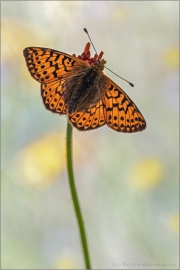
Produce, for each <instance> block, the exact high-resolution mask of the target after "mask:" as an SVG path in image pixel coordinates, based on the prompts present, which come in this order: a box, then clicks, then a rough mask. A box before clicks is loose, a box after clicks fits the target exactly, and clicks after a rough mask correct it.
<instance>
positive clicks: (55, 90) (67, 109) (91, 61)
mask: <svg viewBox="0 0 180 270" xmlns="http://www.w3.org/2000/svg"><path fill="white" fill-rule="evenodd" d="M102 56H103V52H101V53H100V54H99V55H97V54H95V56H94V57H91V56H90V43H89V42H88V43H87V45H86V46H85V49H84V52H83V53H82V54H81V55H79V56H78V57H76V55H75V54H73V55H72V56H71V55H69V54H66V53H63V52H59V51H56V50H52V49H47V48H40V47H27V48H25V49H24V57H25V60H26V64H27V67H28V70H29V72H30V74H31V76H32V77H33V78H34V79H35V80H37V81H38V82H40V83H41V95H42V99H43V102H44V105H45V107H46V108H47V109H48V110H50V111H52V112H54V113H58V114H66V115H67V117H68V119H69V121H70V123H71V124H72V125H73V126H74V127H76V128H77V129H79V130H83V131H85V130H92V129H96V128H98V127H101V126H103V125H105V124H107V125H108V126H109V127H110V128H112V129H113V130H115V131H119V132H124V133H132V132H138V131H142V130H144V129H145V128H146V122H145V119H144V117H143V116H142V114H141V113H140V111H139V110H138V108H137V106H136V105H135V104H134V102H133V101H132V100H131V99H130V98H129V97H128V95H127V94H126V93H125V92H124V91H123V90H122V89H121V88H120V87H119V86H118V85H117V84H115V83H114V82H113V81H112V80H111V79H110V78H108V77H107V76H106V75H105V74H104V73H103V69H104V64H105V63H106V61H105V60H104V59H102Z"/></svg>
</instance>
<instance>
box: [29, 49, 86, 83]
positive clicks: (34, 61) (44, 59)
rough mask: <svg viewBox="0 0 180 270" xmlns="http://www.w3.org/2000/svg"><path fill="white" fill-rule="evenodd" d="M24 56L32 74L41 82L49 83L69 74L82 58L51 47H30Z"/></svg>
mask: <svg viewBox="0 0 180 270" xmlns="http://www.w3.org/2000/svg"><path fill="white" fill-rule="evenodd" d="M24 57H25V59H26V64H27V67H28V70H29V72H30V73H31V76H32V77H33V78H34V79H36V80H37V81H38V82H40V83H49V82H52V81H56V80H59V79H62V78H65V77H66V76H68V73H69V72H71V71H72V69H73V68H74V67H75V66H76V65H77V64H78V62H83V61H82V60H80V59H78V58H76V57H73V56H71V55H69V54H65V53H63V52H58V51H55V50H51V49H46V48H39V47H28V48H26V49H24Z"/></svg>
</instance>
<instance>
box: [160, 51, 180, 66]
mask: <svg viewBox="0 0 180 270" xmlns="http://www.w3.org/2000/svg"><path fill="white" fill-rule="evenodd" d="M163 60H164V62H165V64H166V65H168V66H170V67H173V68H178V67H179V48H178V47H174V48H170V49H168V50H166V51H165V52H164V53H163Z"/></svg>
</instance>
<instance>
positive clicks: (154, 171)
mask: <svg viewBox="0 0 180 270" xmlns="http://www.w3.org/2000/svg"><path fill="white" fill-rule="evenodd" d="M162 175H163V165H162V163H161V161H160V160H159V159H157V158H148V159H146V160H143V161H141V162H139V163H137V164H136V165H135V166H134V168H133V169H132V171H131V174H130V183H131V184H132V185H133V186H134V187H136V188H137V189H140V190H148V189H150V188H153V187H155V186H156V185H157V184H159V182H160V181H161V180H162Z"/></svg>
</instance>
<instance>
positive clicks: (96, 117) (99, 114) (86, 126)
mask: <svg viewBox="0 0 180 270" xmlns="http://www.w3.org/2000/svg"><path fill="white" fill-rule="evenodd" d="M69 120H70V122H71V123H72V125H73V126H74V127H76V128H77V129H79V130H91V129H96V128H98V127H101V126H103V125H104V124H105V120H104V112H103V105H102V101H99V102H97V103H96V105H95V106H93V107H92V108H89V109H88V110H87V111H86V112H76V113H72V114H70V115H69Z"/></svg>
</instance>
